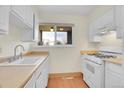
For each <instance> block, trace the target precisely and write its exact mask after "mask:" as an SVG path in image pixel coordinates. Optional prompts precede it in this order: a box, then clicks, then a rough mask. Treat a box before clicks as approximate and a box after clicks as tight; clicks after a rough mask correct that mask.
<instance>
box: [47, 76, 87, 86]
mask: <svg viewBox="0 0 124 93" xmlns="http://www.w3.org/2000/svg"><path fill="white" fill-rule="evenodd" d="M48 88H88V86H87V85H86V83H85V82H84V81H83V78H82V77H55V78H49V80H48Z"/></svg>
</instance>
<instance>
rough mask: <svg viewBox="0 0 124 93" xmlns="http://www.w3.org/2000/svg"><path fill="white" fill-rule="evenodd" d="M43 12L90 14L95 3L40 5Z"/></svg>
mask: <svg viewBox="0 0 124 93" xmlns="http://www.w3.org/2000/svg"><path fill="white" fill-rule="evenodd" d="M38 8H39V10H40V13H41V14H63V15H80V16H85V15H88V14H90V13H91V12H92V11H93V10H94V9H95V8H96V6H95V5H40V6H38Z"/></svg>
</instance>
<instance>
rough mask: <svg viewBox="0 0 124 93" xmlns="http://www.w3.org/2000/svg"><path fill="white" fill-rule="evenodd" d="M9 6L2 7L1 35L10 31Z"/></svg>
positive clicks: (0, 12) (0, 11)
mask: <svg viewBox="0 0 124 93" xmlns="http://www.w3.org/2000/svg"><path fill="white" fill-rule="evenodd" d="M9 11H10V7H9V6H0V34H7V33H8V31H9V29H8V28H9Z"/></svg>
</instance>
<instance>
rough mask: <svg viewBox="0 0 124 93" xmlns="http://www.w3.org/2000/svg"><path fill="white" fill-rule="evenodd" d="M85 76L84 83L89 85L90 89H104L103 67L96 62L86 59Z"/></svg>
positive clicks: (84, 64) (84, 65)
mask: <svg viewBox="0 0 124 93" xmlns="http://www.w3.org/2000/svg"><path fill="white" fill-rule="evenodd" d="M101 61H102V60H101ZM83 74H84V81H85V82H86V83H87V84H88V85H89V87H91V88H101V87H104V78H103V77H104V68H103V65H100V64H96V63H95V62H94V61H92V60H90V59H87V58H84V62H83Z"/></svg>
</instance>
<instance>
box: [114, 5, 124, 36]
mask: <svg viewBox="0 0 124 93" xmlns="http://www.w3.org/2000/svg"><path fill="white" fill-rule="evenodd" d="M114 9H115V24H116V31H117V38H122V37H123V36H122V35H123V32H124V6H123V5H117V6H115V7H114Z"/></svg>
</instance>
